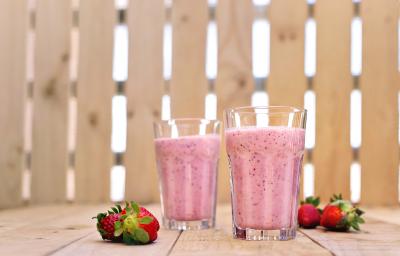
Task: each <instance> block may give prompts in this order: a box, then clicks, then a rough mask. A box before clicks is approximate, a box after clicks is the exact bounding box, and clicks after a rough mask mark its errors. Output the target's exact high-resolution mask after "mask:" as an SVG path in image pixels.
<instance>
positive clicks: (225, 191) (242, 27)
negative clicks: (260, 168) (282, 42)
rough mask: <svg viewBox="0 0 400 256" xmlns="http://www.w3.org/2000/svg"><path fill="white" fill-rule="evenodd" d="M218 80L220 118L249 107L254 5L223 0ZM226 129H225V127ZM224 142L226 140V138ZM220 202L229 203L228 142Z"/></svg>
mask: <svg viewBox="0 0 400 256" xmlns="http://www.w3.org/2000/svg"><path fill="white" fill-rule="evenodd" d="M216 21H217V28H218V76H217V81H216V86H215V92H216V95H217V99H218V103H217V118H218V119H219V120H221V121H223V120H222V119H223V111H224V109H227V108H230V107H239V106H249V105H250V103H251V95H252V93H253V90H254V82H253V75H252V69H251V68H252V67H251V31H252V23H253V5H252V3H251V2H250V1H230V0H220V1H218V5H217V17H216ZM221 128H222V127H221ZM223 138H224V136H223ZM220 156H221V159H220V161H219V163H220V164H219V171H218V199H219V201H220V202H229V200H230V192H229V191H230V190H229V169H228V158H227V154H226V150H225V141H224V139H222V141H221V154H220Z"/></svg>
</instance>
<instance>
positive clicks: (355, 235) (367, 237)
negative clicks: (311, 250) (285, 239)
mask: <svg viewBox="0 0 400 256" xmlns="http://www.w3.org/2000/svg"><path fill="white" fill-rule="evenodd" d="M361 229H362V231H361V232H349V233H347V232H330V231H325V230H324V229H323V228H318V229H302V231H301V232H302V233H304V234H306V235H307V236H309V237H310V238H312V239H313V240H315V241H316V242H318V243H319V244H320V245H322V246H324V247H325V248H327V249H329V250H330V251H332V253H333V254H334V255H337V256H346V255H349V256H350V255H371V256H372V255H388V256H389V255H393V256H394V255H400V242H399V241H400V226H397V225H393V224H388V223H385V222H382V221H378V220H374V219H366V224H363V225H362V226H361Z"/></svg>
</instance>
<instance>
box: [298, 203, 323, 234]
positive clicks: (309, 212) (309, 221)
mask: <svg viewBox="0 0 400 256" xmlns="http://www.w3.org/2000/svg"><path fill="white" fill-rule="evenodd" d="M319 202H320V201H319V197H317V198H314V197H312V196H310V197H307V198H306V200H305V201H302V202H301V206H300V207H299V210H298V215H297V220H298V223H299V226H300V227H303V228H315V227H316V226H318V225H319V222H320V219H321V217H320V211H321V210H320V209H318V205H319Z"/></svg>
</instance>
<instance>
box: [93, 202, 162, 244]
mask: <svg viewBox="0 0 400 256" xmlns="http://www.w3.org/2000/svg"><path fill="white" fill-rule="evenodd" d="M94 218H97V230H98V231H99V233H100V235H101V237H102V238H103V239H104V240H111V241H123V242H124V243H126V244H147V243H150V242H153V241H154V240H156V239H157V231H158V230H159V229H160V224H159V223H158V221H157V219H156V218H155V217H154V215H153V214H151V213H150V212H149V211H148V210H147V209H146V208H144V207H139V205H138V204H137V203H135V202H131V203H126V207H125V208H124V209H122V207H121V206H120V205H116V207H113V208H111V210H109V211H108V212H107V213H99V214H98V215H97V217H94Z"/></svg>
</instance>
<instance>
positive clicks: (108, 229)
mask: <svg viewBox="0 0 400 256" xmlns="http://www.w3.org/2000/svg"><path fill="white" fill-rule="evenodd" d="M121 211H122V209H121V206H119V205H118V206H117V207H113V208H112V211H110V210H109V211H108V212H106V213H99V214H97V216H96V217H93V218H96V219H97V231H99V233H100V235H101V237H102V238H103V239H104V240H111V241H119V240H121V238H120V237H116V236H114V231H115V223H116V222H117V221H120V220H121V216H122V214H121Z"/></svg>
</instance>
